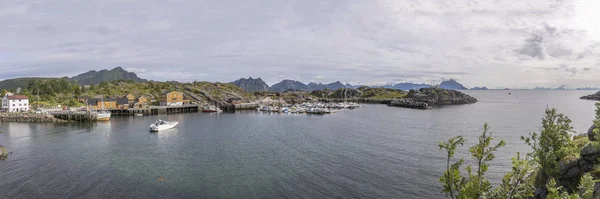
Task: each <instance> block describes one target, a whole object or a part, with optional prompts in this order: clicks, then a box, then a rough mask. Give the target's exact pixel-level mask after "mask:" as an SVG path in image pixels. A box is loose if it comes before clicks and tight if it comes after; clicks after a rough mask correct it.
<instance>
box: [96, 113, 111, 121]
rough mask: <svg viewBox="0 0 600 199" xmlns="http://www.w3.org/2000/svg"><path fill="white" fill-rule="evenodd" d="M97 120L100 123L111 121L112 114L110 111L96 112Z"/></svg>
mask: <svg viewBox="0 0 600 199" xmlns="http://www.w3.org/2000/svg"><path fill="white" fill-rule="evenodd" d="M96 115H97V116H96V119H97V120H98V121H109V120H110V112H108V111H98V112H96Z"/></svg>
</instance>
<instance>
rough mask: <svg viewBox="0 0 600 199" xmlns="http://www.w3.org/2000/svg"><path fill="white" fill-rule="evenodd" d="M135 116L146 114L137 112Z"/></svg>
mask: <svg viewBox="0 0 600 199" xmlns="http://www.w3.org/2000/svg"><path fill="white" fill-rule="evenodd" d="M135 116H138V117H142V116H144V114H142V113H136V114H135Z"/></svg>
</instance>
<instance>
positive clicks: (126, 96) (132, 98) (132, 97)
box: [124, 93, 136, 103]
mask: <svg viewBox="0 0 600 199" xmlns="http://www.w3.org/2000/svg"><path fill="white" fill-rule="evenodd" d="M124 98H127V100H128V101H129V103H133V102H135V100H136V98H135V95H133V94H132V93H129V94H127V95H125V97H124Z"/></svg>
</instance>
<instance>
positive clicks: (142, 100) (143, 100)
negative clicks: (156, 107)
mask: <svg viewBox="0 0 600 199" xmlns="http://www.w3.org/2000/svg"><path fill="white" fill-rule="evenodd" d="M148 102H149V100H148V98H147V97H146V96H140V97H138V98H136V99H135V102H134V103H133V107H134V108H145V107H147V106H148Z"/></svg>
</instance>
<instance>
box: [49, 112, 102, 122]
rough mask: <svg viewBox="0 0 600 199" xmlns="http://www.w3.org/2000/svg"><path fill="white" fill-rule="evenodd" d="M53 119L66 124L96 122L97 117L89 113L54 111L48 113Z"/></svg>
mask: <svg viewBox="0 0 600 199" xmlns="http://www.w3.org/2000/svg"><path fill="white" fill-rule="evenodd" d="M50 114H51V115H52V116H54V118H56V119H59V120H63V121H67V122H96V121H98V115H97V114H96V113H92V112H89V111H56V112H50Z"/></svg>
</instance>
